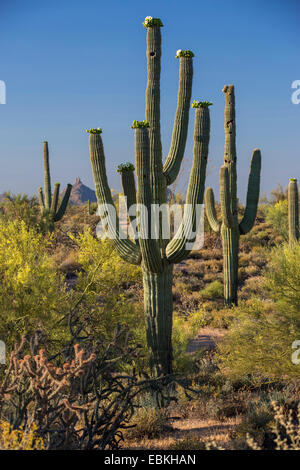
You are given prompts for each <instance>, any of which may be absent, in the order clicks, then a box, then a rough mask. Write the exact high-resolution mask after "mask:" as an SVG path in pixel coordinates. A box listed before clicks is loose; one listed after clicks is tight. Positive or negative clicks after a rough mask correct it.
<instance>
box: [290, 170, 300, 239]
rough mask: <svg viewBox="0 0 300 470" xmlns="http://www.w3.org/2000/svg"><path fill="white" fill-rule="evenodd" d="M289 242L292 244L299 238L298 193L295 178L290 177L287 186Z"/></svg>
mask: <svg viewBox="0 0 300 470" xmlns="http://www.w3.org/2000/svg"><path fill="white" fill-rule="evenodd" d="M288 206H289V242H290V245H293V244H294V243H295V242H297V241H298V240H299V194H298V184H297V180H296V178H291V179H290V182H289V186H288Z"/></svg>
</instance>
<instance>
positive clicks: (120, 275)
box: [70, 229, 146, 344]
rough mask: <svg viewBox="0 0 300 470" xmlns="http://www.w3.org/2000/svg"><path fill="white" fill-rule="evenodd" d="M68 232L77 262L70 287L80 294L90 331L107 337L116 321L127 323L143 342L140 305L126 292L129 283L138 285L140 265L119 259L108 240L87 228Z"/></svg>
mask: <svg viewBox="0 0 300 470" xmlns="http://www.w3.org/2000/svg"><path fill="white" fill-rule="evenodd" d="M70 236H71V238H72V240H73V241H74V242H75V244H76V245H77V251H76V252H75V253H74V261H75V262H78V263H79V264H80V266H81V271H80V272H79V273H78V279H77V282H76V285H75V286H74V290H75V292H77V293H78V294H80V293H83V295H84V298H83V300H82V302H81V305H80V312H82V315H83V317H84V318H86V327H88V328H89V332H90V334H94V336H95V337H96V336H97V335H99V336H101V337H105V338H107V339H109V338H111V336H112V335H113V333H114V330H115V328H116V327H117V325H118V324H120V325H127V327H128V328H129V330H130V332H131V334H132V337H134V338H136V341H138V342H142V343H143V344H145V343H146V342H145V328H144V318H143V309H142V305H141V304H140V303H139V302H138V299H137V298H136V299H135V298H134V297H133V298H132V296H131V298H129V296H128V295H127V290H128V288H129V287H131V286H133V287H135V288H138V287H139V286H141V272H140V268H139V267H136V266H133V265H130V264H129V263H126V262H125V261H123V260H121V259H120V258H119V256H118V255H117V254H116V252H115V250H114V248H113V245H112V243H111V241H110V240H99V239H97V238H95V237H93V236H92V234H91V232H90V230H88V229H86V230H84V232H83V233H82V234H78V236H77V237H75V236H73V235H70ZM87 312H88V314H87Z"/></svg>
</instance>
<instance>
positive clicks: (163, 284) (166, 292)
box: [88, 17, 210, 375]
mask: <svg viewBox="0 0 300 470" xmlns="http://www.w3.org/2000/svg"><path fill="white" fill-rule="evenodd" d="M148 19H149V17H148ZM146 20H147V18H146ZM146 20H145V23H144V26H145V27H147V54H146V55H147V71H148V81H147V88H146V113H145V114H146V116H145V117H146V120H145V121H142V122H139V121H134V123H133V125H132V127H133V129H134V132H135V139H134V140H135V167H136V179H137V189H136V192H135V184H134V174H133V169H132V168H131V169H129V168H127V169H125V168H123V170H124V171H120V173H121V178H122V186H123V191H124V194H125V196H127V201H131V202H132V203H135V201H136V203H137V208H138V209H137V211H138V212H139V225H138V240H137V242H133V241H132V240H130V239H127V238H125V239H123V238H122V237H121V236H120V230H119V228H118V221H117V223H116V226H113V223H112V222H113V218H112V217H111V218H110V217H109V214H110V210H109V207H108V206H112V205H113V201H112V197H111V192H110V190H109V186H108V182H107V177H106V170H105V158H104V151H103V144H102V139H101V132H102V131H101V129H98V132H97V130H90V131H88V132H89V133H90V137H89V147H90V156H91V165H92V170H93V176H94V181H95V189H96V195H97V200H98V204H99V205H101V206H102V207H103V206H104V207H107V210H106V214H105V223H106V227H107V230H108V232H110V234H111V235H113V237H114V245H115V248H116V250H117V252H118V254H119V255H120V256H121V257H122V258H123V259H125V260H126V261H128V262H130V263H133V264H137V265H140V266H141V268H142V273H143V283H144V309H145V316H146V326H147V341H148V347H149V351H150V368H151V371H152V373H154V374H156V375H160V374H162V373H163V374H169V373H171V372H172V341H171V335H172V302H173V299H172V278H173V265H174V263H175V262H178V261H180V260H182V259H184V258H185V257H186V256H187V255H188V253H189V252H190V248H189V246H187V241H190V240H192V241H193V240H194V238H195V236H194V234H193V235H192V230H194V231H195V229H196V205H197V204H202V203H203V194H204V184H205V174H206V163H207V156H208V143H209V132H210V118H209V109H208V106H201V103H200V102H199V106H195V108H196V109H195V111H196V113H195V127H194V158H193V166H192V170H191V175H190V181H189V187H188V193H187V203H188V204H190V205H191V207H192V210H191V211H189V217H187V218H186V219H185V220H184V222H185V225H184V227H183V225H181V226H180V227H179V229H178V233H177V234H176V235H175V236H174V238H173V239H172V240H170V238H164V237H163V234H162V220H161V218H158V220H159V221H158V226H155V225H156V222H157V219H155V220H153V213H152V212H151V209H152V208H153V204H158V205H159V206H160V207H161V206H162V205H163V204H166V202H167V185H168V184H171V182H172V181H174V180H175V179H176V177H177V175H178V172H179V169H180V164H181V161H182V158H183V153H184V148H185V142H186V136H187V127H188V114H189V108H190V97H191V88H192V72H193V63H192V55H193V54H192V53H191V52H190V51H184V52H185V53H186V55H185V56H180V58H179V60H180V71H179V91H178V106H177V111H176V116H175V122H174V130H173V137H172V143H171V150H170V153H169V156H168V158H167V159H166V162H165V165H164V166H163V163H162V146H161V133H160V63H161V30H160V27H161V26H162V24H161V22H160V20H158V19H156V18H154V19H152V18H150V21H148V23H147V25H146ZM128 170H129V171H128ZM125 172H126V173H127V174H126V175H125ZM133 193H134V194H133ZM142 208H146V209H147V210H146V211H144V210H142ZM103 218H104V217H103ZM153 226H155V227H154V228H155V229H156V237H155V238H152V237H151V234H150V233H148V232H147V228H152V227H153ZM147 233H148V236H147Z"/></svg>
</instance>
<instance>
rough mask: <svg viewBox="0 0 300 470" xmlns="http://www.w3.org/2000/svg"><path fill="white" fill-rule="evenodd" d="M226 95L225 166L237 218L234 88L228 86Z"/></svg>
mask: <svg viewBox="0 0 300 470" xmlns="http://www.w3.org/2000/svg"><path fill="white" fill-rule="evenodd" d="M222 91H223V93H224V94H225V110H224V133H225V146H224V165H225V166H227V168H228V175H229V191H230V197H231V203H230V204H231V210H232V214H233V216H234V217H237V184H236V179H237V174H236V122H235V96H234V86H233V85H226V86H225V87H224V88H223V90H222Z"/></svg>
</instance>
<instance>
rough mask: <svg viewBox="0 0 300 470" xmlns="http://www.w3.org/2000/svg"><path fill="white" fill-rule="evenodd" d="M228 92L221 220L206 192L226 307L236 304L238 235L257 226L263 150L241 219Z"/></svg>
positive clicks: (254, 163) (230, 90)
mask: <svg viewBox="0 0 300 470" xmlns="http://www.w3.org/2000/svg"><path fill="white" fill-rule="evenodd" d="M222 91H223V93H224V94H225V113H224V130H225V150H224V165H223V166H222V167H221V169H220V205H221V215H222V221H221V222H219V220H218V219H217V215H216V209H215V203H214V193H213V190H212V188H208V189H207V191H206V194H205V207H206V215H207V218H208V221H209V224H210V226H211V228H212V229H213V230H214V231H215V232H218V233H220V235H221V238H222V245H223V271H224V299H225V304H226V305H227V306H231V305H232V304H237V300H238V298H237V288H238V256H239V237H240V235H244V234H246V233H248V232H249V231H250V230H251V228H252V227H253V225H254V222H255V218H256V213H257V205H258V198H259V187H260V169H261V153H260V150H259V149H255V150H254V151H253V154H252V159H251V166H250V174H249V181H248V192H247V203H246V209H245V213H244V217H243V219H242V221H241V222H240V223H239V222H238V211H237V173H236V159H237V158H236V123H235V96H234V86H233V85H228V86H225V87H224V88H223V90H222Z"/></svg>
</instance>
